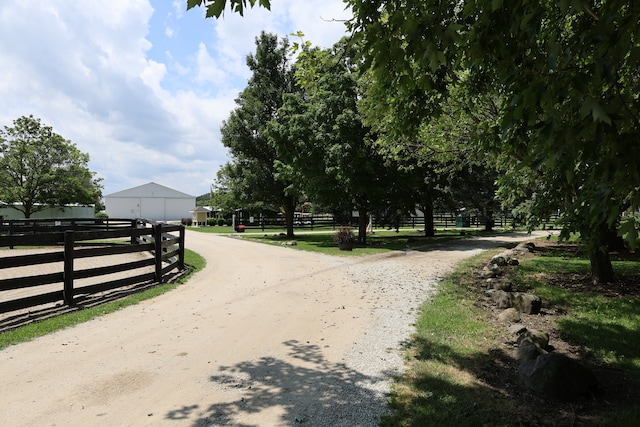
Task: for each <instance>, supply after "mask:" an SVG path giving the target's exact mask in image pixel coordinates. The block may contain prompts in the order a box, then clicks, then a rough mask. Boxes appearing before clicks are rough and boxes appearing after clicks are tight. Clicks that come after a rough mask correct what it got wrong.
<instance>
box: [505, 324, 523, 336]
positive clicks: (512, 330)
mask: <svg viewBox="0 0 640 427" xmlns="http://www.w3.org/2000/svg"><path fill="white" fill-rule="evenodd" d="M526 330H527V328H526V326H524V325H521V324H515V325H511V326H509V334H510V335H519V334H521V333H522V332H524V331H526Z"/></svg>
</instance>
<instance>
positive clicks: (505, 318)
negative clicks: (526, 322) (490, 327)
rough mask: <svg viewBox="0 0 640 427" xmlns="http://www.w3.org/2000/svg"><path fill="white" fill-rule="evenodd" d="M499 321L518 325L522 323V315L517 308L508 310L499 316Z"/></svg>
mask: <svg viewBox="0 0 640 427" xmlns="http://www.w3.org/2000/svg"><path fill="white" fill-rule="evenodd" d="M498 320H500V321H501V322H508V323H517V322H519V321H520V313H519V312H518V310H516V309H515V308H513V307H512V308H507V309H506V310H504V311H502V312H501V313H500V314H498Z"/></svg>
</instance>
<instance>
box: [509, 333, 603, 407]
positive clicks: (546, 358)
mask: <svg viewBox="0 0 640 427" xmlns="http://www.w3.org/2000/svg"><path fill="white" fill-rule="evenodd" d="M527 347H534V346H532V345H529V346H527ZM518 372H519V374H520V378H522V380H523V382H524V383H525V385H526V386H527V387H529V388H530V389H532V390H533V391H535V392H536V393H538V394H540V396H541V397H543V398H545V399H550V400H557V401H563V402H568V401H572V400H575V399H576V398H578V397H580V396H583V395H585V394H588V393H591V392H594V391H596V389H597V388H598V379H597V378H596V376H595V375H594V374H593V372H591V371H590V370H589V369H587V368H586V367H585V366H584V365H582V364H581V363H579V362H577V361H575V360H573V359H571V358H569V357H567V356H565V355H562V354H557V353H546V354H542V355H539V356H537V357H536V358H535V359H533V360H527V361H524V362H523V363H521V364H520V367H519V369H518Z"/></svg>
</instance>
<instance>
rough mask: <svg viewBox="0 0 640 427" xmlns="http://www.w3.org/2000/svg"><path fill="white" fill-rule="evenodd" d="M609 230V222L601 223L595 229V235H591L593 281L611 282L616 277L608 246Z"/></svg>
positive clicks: (590, 251)
mask: <svg viewBox="0 0 640 427" xmlns="http://www.w3.org/2000/svg"><path fill="white" fill-rule="evenodd" d="M608 232H609V227H608V226H607V224H601V225H600V226H599V227H598V228H597V229H596V230H593V235H592V236H590V237H591V239H590V241H589V242H588V244H589V261H590V262H591V279H592V280H593V283H598V284H604V283H610V282H613V279H614V274H613V266H612V265H611V258H610V257H609V249H608V247H607V243H608V242H607V237H608Z"/></svg>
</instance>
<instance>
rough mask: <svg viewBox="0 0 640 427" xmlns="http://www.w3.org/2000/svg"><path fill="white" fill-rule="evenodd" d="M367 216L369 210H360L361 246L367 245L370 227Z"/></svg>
mask: <svg viewBox="0 0 640 427" xmlns="http://www.w3.org/2000/svg"><path fill="white" fill-rule="evenodd" d="M367 214H368V211H367V208H364V207H359V208H358V243H359V244H361V245H365V244H367V225H369V220H368V218H367Z"/></svg>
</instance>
